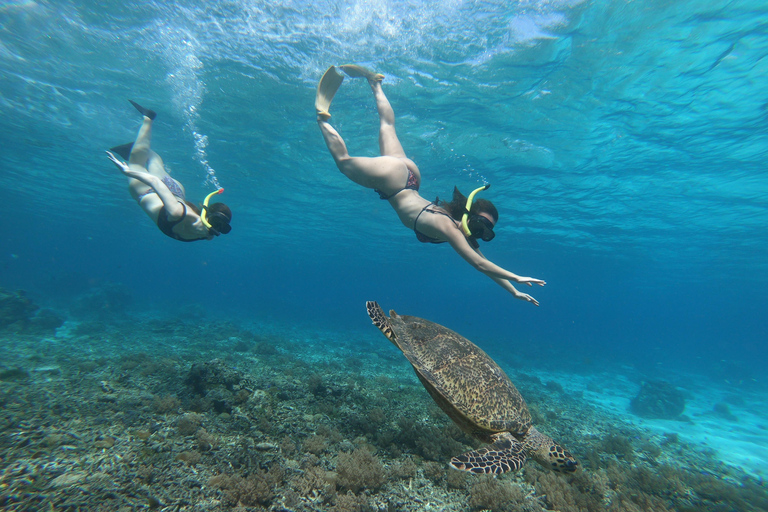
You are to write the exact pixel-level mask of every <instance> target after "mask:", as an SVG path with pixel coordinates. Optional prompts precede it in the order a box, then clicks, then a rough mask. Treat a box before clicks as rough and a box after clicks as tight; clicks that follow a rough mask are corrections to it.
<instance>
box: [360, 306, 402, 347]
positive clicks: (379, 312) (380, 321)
mask: <svg viewBox="0 0 768 512" xmlns="http://www.w3.org/2000/svg"><path fill="white" fill-rule="evenodd" d="M365 309H367V310H368V316H369V317H371V321H373V325H375V326H376V327H378V328H379V330H380V331H381V333H382V334H383V335H384V336H386V337H387V339H388V340H389V341H391V342H392V343H394V344H395V345H397V342H396V341H395V340H397V336H396V335H395V331H393V330H392V325H391V324H390V323H389V319H388V318H387V315H385V314H384V310H383V309H381V306H379V303H378V302H376V301H375V300H369V301H368V302H366V303H365Z"/></svg>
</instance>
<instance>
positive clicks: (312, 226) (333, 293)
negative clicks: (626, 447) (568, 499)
mask: <svg viewBox="0 0 768 512" xmlns="http://www.w3.org/2000/svg"><path fill="white" fill-rule="evenodd" d="M343 63H358V64H362V65H365V66H368V67H370V68H371V69H374V70H376V71H378V72H381V73H383V74H384V75H385V76H386V79H385V81H384V89H385V92H386V93H387V95H388V97H389V99H390V101H391V103H392V105H393V108H394V110H395V113H396V116H397V130H398V135H399V137H400V140H401V142H402V144H403V146H404V148H405V151H406V153H407V154H408V156H409V157H410V158H412V159H413V160H414V161H415V162H416V163H417V164H418V165H419V167H420V169H421V173H422V176H423V180H422V184H421V190H420V193H421V195H422V196H424V197H426V198H428V199H432V198H433V197H435V196H440V197H441V198H448V197H450V194H451V192H452V190H453V187H454V185H456V186H458V187H459V188H460V189H461V190H462V191H463V192H464V193H465V194H466V193H468V192H469V191H471V190H472V189H474V188H476V187H478V186H480V185H482V184H483V183H485V182H488V183H490V184H491V188H490V189H489V190H488V191H486V192H484V193H483V194H482V197H485V198H487V199H490V200H492V201H493V202H494V204H495V205H496V206H497V208H498V209H499V212H500V220H499V223H498V225H497V228H496V233H497V236H496V238H495V240H493V241H492V242H490V243H488V244H484V245H483V247H482V249H483V252H484V254H485V255H486V256H487V257H488V258H489V259H491V260H492V261H493V262H495V263H497V264H498V265H500V266H502V267H504V268H506V269H509V270H511V271H512V272H515V273H517V274H519V275H524V276H533V277H537V278H541V279H544V280H546V282H547V285H546V286H545V287H543V288H539V287H534V288H530V289H529V288H527V287H518V288H520V289H522V290H523V291H525V292H528V293H531V294H532V295H533V296H534V297H536V298H537V299H538V300H539V301H540V303H541V306H540V307H538V308H537V307H534V306H532V305H531V304H528V303H525V302H523V301H519V300H516V299H514V298H513V297H512V296H511V295H509V294H508V293H506V292H504V291H503V290H502V289H501V288H500V287H499V286H497V285H496V284H495V283H493V282H492V281H491V280H490V279H488V278H486V277H485V276H483V275H482V274H480V273H478V272H477V271H475V270H474V269H472V268H471V267H470V266H469V265H467V264H466V263H465V262H464V261H463V260H462V259H461V258H460V257H459V256H457V255H456V254H455V253H454V252H453V251H452V250H451V249H450V247H448V246H447V244H446V245H443V246H433V245H430V244H420V243H418V242H417V241H416V239H415V236H414V234H413V233H412V232H410V231H409V230H408V229H406V228H404V227H403V226H402V225H401V224H400V222H399V221H398V219H397V216H396V215H395V213H394V211H392V209H391V208H390V206H389V205H388V203H387V202H386V201H380V200H379V199H378V198H377V196H376V194H375V193H374V192H373V191H371V190H366V189H363V188H362V187H359V186H357V185H355V184H354V183H352V182H351V181H349V180H348V179H347V178H345V177H344V176H343V175H342V174H341V173H340V172H339V171H338V170H337V169H336V167H335V165H334V163H333V160H332V158H331V157H330V155H329V154H328V152H327V150H326V148H325V145H324V143H323V140H322V137H321V135H320V133H319V130H318V128H317V126H316V122H315V111H314V104H313V102H314V96H315V91H316V87H317V83H318V81H319V79H320V77H321V76H322V74H323V71H324V70H325V69H326V68H327V67H328V66H329V65H332V64H343ZM766 77H768V5H766V3H765V2H758V1H755V0H743V1H724V0H712V1H704V0H690V1H682V0H681V1H677V2H666V1H645V2H624V1H619V0H592V1H579V0H550V1H518V2H507V1H492V0H489V1H460V0H450V1H448V0H446V1H443V2H419V1H405V0H403V1H395V0H391V1H384V0H381V1H351V0H350V1H334V2H330V1H322V0H320V1H314V2H306V1H284V2H265V1H257V0H232V1H221V2H204V1H201V0H189V1H164V2H159V1H155V2H152V1H132V2H116V1H112V0H108V1H100V2H94V1H85V0H83V1H67V0H62V1H57V2H50V1H37V2H35V1H3V2H2V3H0V116H1V117H2V122H1V123H0V141H2V158H3V167H2V171H0V186H2V189H3V191H4V194H3V196H4V197H3V203H4V207H3V216H2V218H3V229H2V233H0V241H1V242H0V247H1V249H2V250H0V287H3V288H6V289H24V290H26V291H27V292H28V293H29V294H30V296H32V297H33V298H34V300H35V301H36V302H37V303H39V304H40V305H45V306H47V307H52V308H54V309H56V308H58V309H60V310H66V308H67V305H68V304H71V302H72V301H73V300H74V299H75V298H76V297H78V296H81V295H82V294H84V293H87V292H88V291H89V290H92V289H97V288H99V287H104V286H106V285H118V286H120V287H121V289H124V290H127V292H128V293H129V294H130V295H131V296H132V297H133V302H132V303H131V306H130V308H131V311H132V314H135V315H139V316H140V315H150V316H151V315H158V316H161V317H162V316H172V315H174V314H177V313H178V312H181V311H184V310H187V309H192V310H194V311H198V312H199V313H200V314H204V315H205V317H206V318H208V319H215V320H221V321H234V322H242V323H246V324H249V325H259V324H270V325H277V326H282V328H284V329H285V330H286V331H290V330H292V329H294V330H295V329H299V330H303V331H302V332H306V331H309V332H311V331H312V330H313V329H320V330H322V331H324V332H328V331H331V332H337V333H338V338H339V343H340V344H343V343H349V340H350V339H352V340H354V339H356V336H358V333H362V334H360V336H363V337H367V338H366V339H370V340H373V341H375V342H376V343H373V342H371V343H368V342H365V343H361V345H360V351H361V352H360V354H362V357H365V355H366V353H370V351H371V350H381V351H382V352H387V351H392V350H393V348H392V347H391V346H390V345H389V344H388V343H387V342H386V340H385V339H384V338H383V337H380V335H379V333H378V332H377V331H376V329H375V328H373V327H372V326H371V325H370V320H369V318H368V316H367V315H366V312H365V309H364V302H365V301H366V300H376V301H378V302H379V303H380V304H381V305H382V307H383V308H384V309H385V310H388V309H394V310H396V311H397V312H399V313H403V314H410V315H415V316H420V317H424V318H427V319H430V320H432V321H435V322H438V323H441V324H443V325H445V326H447V327H450V328H452V329H454V330H456V331H458V332H459V333H461V334H463V335H465V336H467V337H468V338H470V339H472V340H473V341H474V342H476V343H478V344H479V345H480V346H481V347H483V348H484V349H485V350H486V351H488V352H489V353H491V354H492V355H493V356H494V357H496V358H497V360H498V361H500V362H501V363H502V364H511V363H510V362H512V361H514V362H515V365H517V366H518V367H519V366H520V365H522V366H523V367H528V366H530V367H531V368H544V369H548V368H550V369H553V370H557V371H562V372H573V373H574V374H576V373H582V374H583V373H591V372H594V373H597V372H600V371H606V370H610V371H615V372H617V373H621V372H622V371H623V370H622V369H627V371H631V372H639V373H640V374H642V375H644V376H647V377H649V378H650V377H656V378H658V377H664V376H668V375H670V374H675V375H681V374H691V375H695V376H696V378H698V379H702V381H703V382H709V383H711V384H712V385H713V386H715V385H726V384H724V383H727V385H732V386H736V389H745V390H746V389H749V390H762V391H764V390H765V389H766V387H768V386H767V384H768V383H767V382H766V376H765V370H764V364H763V363H764V362H765V361H766V359H768V343H767V341H768V320H767V318H768V315H767V313H768V294H767V293H766V287H767V286H768V236H767V235H768V229H767V228H768V199H767V198H768V169H767V168H766V161H767V160H768V135H766V133H767V130H768V87H767V86H768V78H766ZM129 98H130V99H132V100H135V101H137V102H138V103H140V104H142V105H145V106H146V107H149V108H152V109H154V110H156V111H157V112H158V117H157V120H156V122H155V124H154V129H153V140H152V148H153V149H154V150H156V151H157V152H158V153H159V154H160V155H161V156H162V157H163V159H164V160H165V163H166V165H167V166H168V168H169V170H170V172H171V173H172V175H173V176H174V177H175V178H176V179H178V180H180V181H181V182H182V183H184V185H185V186H186V189H187V196H188V198H190V199H192V200H196V201H201V200H202V198H203V197H204V196H205V195H206V194H207V193H209V192H211V191H213V190H214V189H215V187H214V183H213V182H214V180H215V182H216V183H219V184H220V185H221V186H222V187H224V189H225V192H224V194H223V195H222V196H220V197H221V200H222V201H224V202H226V203H227V204H228V205H230V207H231V208H232V210H233V220H232V227H233V229H232V232H231V233H230V234H229V235H227V236H222V237H219V238H217V239H215V240H214V241H212V242H200V243H194V244H181V243H179V242H177V241H175V240H172V239H170V238H168V237H165V236H164V235H162V234H161V233H160V232H159V231H158V229H157V227H156V226H154V225H153V224H152V222H151V221H150V220H149V219H148V218H147V217H146V216H145V214H144V213H143V212H142V211H141V210H140V208H139V207H137V205H136V204H135V202H134V201H133V200H132V199H131V198H130V196H129V194H128V192H127V184H126V180H125V178H124V177H123V176H122V175H121V174H120V172H119V171H117V170H116V169H115V167H114V166H113V165H112V164H111V163H110V162H109V161H108V160H107V158H106V157H105V154H104V151H105V150H106V149H108V148H110V147H113V146H116V145H118V144H122V143H126V142H130V141H133V139H134V138H135V136H136V132H137V130H138V128H139V125H140V122H141V118H140V116H139V115H138V113H137V112H136V111H135V110H134V109H133V108H132V107H131V106H130V104H129V103H128V101H127V100H128V99H129ZM331 113H332V116H333V117H332V118H331V122H332V124H333V125H334V126H335V127H336V128H337V129H338V130H339V131H340V133H341V134H342V136H343V137H344V138H345V140H346V142H347V144H348V146H349V149H350V152H351V153H352V154H355V155H363V156H375V155H377V154H378V153H377V152H378V143H377V138H376V137H377V129H378V118H377V115H376V110H375V106H374V103H373V99H372V97H371V94H370V90H369V88H368V86H367V84H366V83H365V82H364V81H363V80H354V79H347V80H345V82H344V84H343V85H342V87H341V89H340V90H339V92H338V94H337V95H336V98H335V100H334V102H333V105H332V107H331ZM195 308H197V309H195ZM117 313H119V312H116V314H117ZM322 339H323V341H322V343H320V342H313V341H312V339H310V338H308V339H307V341H306V342H305V343H304V344H303V345H302V347H303V348H302V350H304V351H306V354H312V353H316V352H322V351H324V350H326V349H327V348H328V347H327V346H325V344H327V343H328V338H327V337H323V338H322ZM342 342H343V343H342ZM354 346H355V344H354V343H353V344H351V348H350V350H354ZM360 354H358V355H360ZM402 362H403V364H404V365H406V364H407V363H405V361H404V360H403V361H402Z"/></svg>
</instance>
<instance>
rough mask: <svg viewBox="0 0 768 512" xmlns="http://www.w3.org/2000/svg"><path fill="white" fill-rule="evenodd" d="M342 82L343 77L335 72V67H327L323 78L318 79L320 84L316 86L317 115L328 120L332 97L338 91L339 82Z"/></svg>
mask: <svg viewBox="0 0 768 512" xmlns="http://www.w3.org/2000/svg"><path fill="white" fill-rule="evenodd" d="M343 81H344V75H342V74H341V73H339V72H338V71H336V67H335V66H331V67H329V68H328V69H327V70H326V71H325V73H324V74H323V78H321V79H320V83H319V84H317V96H315V109H317V115H319V116H321V117H323V118H324V119H328V118H329V117H331V114H330V112H328V109H329V108H330V106H331V102H332V101H333V96H334V95H335V94H336V91H338V90H339V87H340V86H341V82H343Z"/></svg>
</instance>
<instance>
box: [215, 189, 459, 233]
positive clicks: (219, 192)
mask: <svg viewBox="0 0 768 512" xmlns="http://www.w3.org/2000/svg"><path fill="white" fill-rule="evenodd" d="M222 192H224V189H223V188H220V189H219V190H214V191H213V192H211V193H210V194H208V195H207V196H205V200H204V201H203V212H202V213H201V214H200V220H202V221H203V225H204V226H205V227H207V228H208V229H211V228H212V227H213V226H211V223H210V222H208V202H209V201H210V200H211V198H212V197H213V196H215V195H216V194H221V193H222ZM473 194H474V192H473Z"/></svg>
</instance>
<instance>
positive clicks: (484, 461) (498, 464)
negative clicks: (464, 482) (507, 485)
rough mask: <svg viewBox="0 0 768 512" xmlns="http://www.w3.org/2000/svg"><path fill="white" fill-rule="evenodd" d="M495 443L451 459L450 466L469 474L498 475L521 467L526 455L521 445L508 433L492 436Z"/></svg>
mask: <svg viewBox="0 0 768 512" xmlns="http://www.w3.org/2000/svg"><path fill="white" fill-rule="evenodd" d="M493 438H494V440H495V442H494V443H493V444H489V445H488V446H484V447H482V448H480V449H479V450H472V451H470V452H467V453H462V454H461V455H457V456H456V457H454V458H452V459H451V466H453V467H454V468H456V469H460V470H462V471H469V472H471V473H487V474H494V475H500V474H502V473H506V472H507V471H516V470H518V469H520V468H521V467H523V464H525V461H526V459H527V458H528V455H527V454H526V452H525V447H524V446H523V443H521V442H520V441H518V440H517V439H515V438H514V437H513V436H512V434H510V433H509V432H502V433H501V434H496V435H494V436H493Z"/></svg>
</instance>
